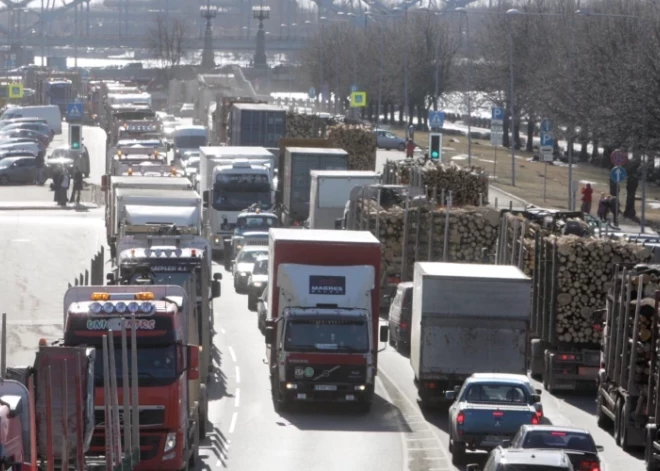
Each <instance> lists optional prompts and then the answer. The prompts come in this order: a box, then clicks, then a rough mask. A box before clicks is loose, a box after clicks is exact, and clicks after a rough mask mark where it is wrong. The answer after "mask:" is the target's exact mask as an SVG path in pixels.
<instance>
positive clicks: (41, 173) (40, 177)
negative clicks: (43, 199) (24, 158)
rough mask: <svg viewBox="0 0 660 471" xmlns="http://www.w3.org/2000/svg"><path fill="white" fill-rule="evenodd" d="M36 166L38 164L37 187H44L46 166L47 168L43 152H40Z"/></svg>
mask: <svg viewBox="0 0 660 471" xmlns="http://www.w3.org/2000/svg"><path fill="white" fill-rule="evenodd" d="M36 164H37V165H36V166H37V180H36V181H35V183H36V184H37V185H43V184H44V166H45V162H44V153H43V152H39V153H38V154H37V159H36Z"/></svg>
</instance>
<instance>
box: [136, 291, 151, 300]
mask: <svg viewBox="0 0 660 471" xmlns="http://www.w3.org/2000/svg"><path fill="white" fill-rule="evenodd" d="M135 299H138V300H140V301H153V300H154V299H156V297H155V296H154V293H151V292H149V291H145V292H142V293H135Z"/></svg>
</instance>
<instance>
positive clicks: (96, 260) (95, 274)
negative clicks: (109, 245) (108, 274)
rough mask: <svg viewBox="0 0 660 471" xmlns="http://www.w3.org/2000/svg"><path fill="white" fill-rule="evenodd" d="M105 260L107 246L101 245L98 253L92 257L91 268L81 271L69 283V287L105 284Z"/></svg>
mask: <svg viewBox="0 0 660 471" xmlns="http://www.w3.org/2000/svg"><path fill="white" fill-rule="evenodd" d="M104 261H105V247H101V248H100V249H99V251H98V252H96V255H94V256H93V257H92V258H91V259H90V268H89V270H88V269H85V271H84V272H81V273H80V274H79V275H78V276H77V277H76V278H75V279H74V280H73V284H71V283H69V288H72V287H73V286H100V285H103V284H104V283H103V281H104V280H103V275H104Z"/></svg>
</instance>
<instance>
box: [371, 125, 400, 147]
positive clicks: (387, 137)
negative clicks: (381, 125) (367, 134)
mask: <svg viewBox="0 0 660 471" xmlns="http://www.w3.org/2000/svg"><path fill="white" fill-rule="evenodd" d="M374 132H375V133H376V146H377V147H378V148H379V149H387V150H392V149H396V150H401V151H403V150H406V140H405V139H403V138H400V137H399V136H395V135H394V134H392V133H391V132H390V131H386V130H384V129H376V130H375V131H374Z"/></svg>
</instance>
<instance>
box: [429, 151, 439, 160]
mask: <svg viewBox="0 0 660 471" xmlns="http://www.w3.org/2000/svg"><path fill="white" fill-rule="evenodd" d="M431 157H433V158H434V159H437V158H438V152H437V151H433V152H431Z"/></svg>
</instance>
